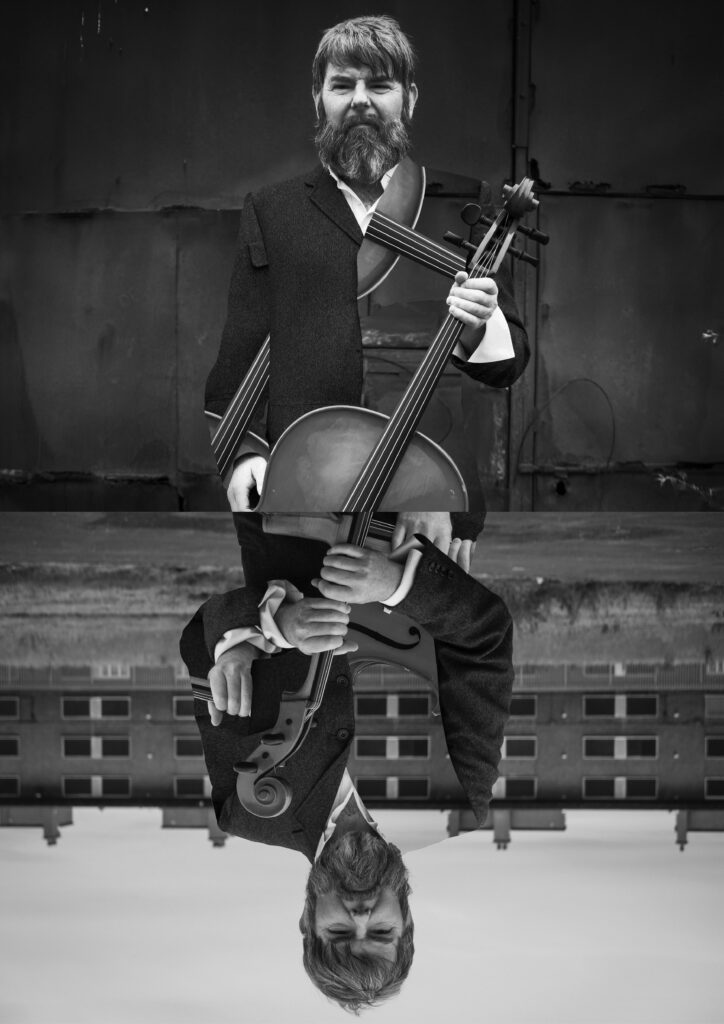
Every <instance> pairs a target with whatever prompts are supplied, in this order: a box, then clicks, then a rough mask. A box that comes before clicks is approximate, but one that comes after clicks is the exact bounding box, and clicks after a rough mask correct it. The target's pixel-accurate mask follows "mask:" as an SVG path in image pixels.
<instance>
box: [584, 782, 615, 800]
mask: <svg viewBox="0 0 724 1024" xmlns="http://www.w3.org/2000/svg"><path fill="white" fill-rule="evenodd" d="M615 795H616V780H615V779H606V778H598V779H584V780H583V796H584V797H585V799H586V800H613V799H614V797H615Z"/></svg>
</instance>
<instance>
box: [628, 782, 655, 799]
mask: <svg viewBox="0 0 724 1024" xmlns="http://www.w3.org/2000/svg"><path fill="white" fill-rule="evenodd" d="M626 798H627V799H628V800H654V799H656V779H643V778H637V777H636V776H632V777H630V778H627V779H626Z"/></svg>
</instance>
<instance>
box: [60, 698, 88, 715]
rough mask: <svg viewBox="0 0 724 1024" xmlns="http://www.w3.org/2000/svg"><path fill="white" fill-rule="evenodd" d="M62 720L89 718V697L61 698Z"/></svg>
mask: <svg viewBox="0 0 724 1024" xmlns="http://www.w3.org/2000/svg"><path fill="white" fill-rule="evenodd" d="M60 713H61V715H62V716H63V718H90V697H61V699H60Z"/></svg>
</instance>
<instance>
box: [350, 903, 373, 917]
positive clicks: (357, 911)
mask: <svg viewBox="0 0 724 1024" xmlns="http://www.w3.org/2000/svg"><path fill="white" fill-rule="evenodd" d="M371 913H372V907H365V906H361V905H358V906H355V907H352V909H351V910H350V914H351V915H352V917H369V916H370V914H371Z"/></svg>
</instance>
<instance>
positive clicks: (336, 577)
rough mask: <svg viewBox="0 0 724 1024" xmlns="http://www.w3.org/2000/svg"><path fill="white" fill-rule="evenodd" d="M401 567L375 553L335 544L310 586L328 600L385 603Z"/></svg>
mask: <svg viewBox="0 0 724 1024" xmlns="http://www.w3.org/2000/svg"><path fill="white" fill-rule="evenodd" d="M402 571H403V567H402V566H401V565H398V564H397V563H396V562H391V561H390V560H389V559H388V558H387V557H386V556H385V555H383V554H382V553H381V552H379V551H368V550H367V549H366V548H358V547H355V545H354V544H335V545H334V547H331V548H330V549H329V551H328V552H327V554H326V555H325V556H324V561H323V563H322V570H321V573H320V576H321V579H316V580H312V585H313V586H315V587H317V589H318V590H319V591H320V593H321V594H322V595H323V596H324V597H327V598H329V599H330V600H332V601H344V602H346V603H348V604H369V603H370V602H371V601H386V600H387V598H388V597H391V596H392V595H393V594H394V592H395V591H396V590H397V588H398V587H399V585H400V580H401V579H402Z"/></svg>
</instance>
